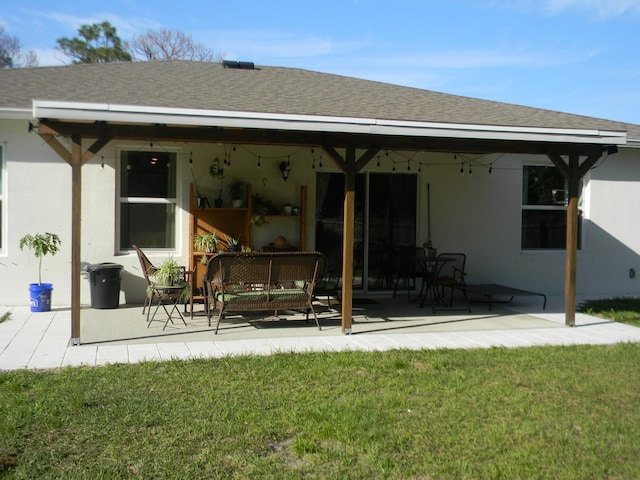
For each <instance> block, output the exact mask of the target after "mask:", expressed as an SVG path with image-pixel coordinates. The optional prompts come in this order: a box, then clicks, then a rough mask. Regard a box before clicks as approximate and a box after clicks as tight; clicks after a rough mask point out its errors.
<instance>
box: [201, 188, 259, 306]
mask: <svg viewBox="0 0 640 480" xmlns="http://www.w3.org/2000/svg"><path fill="white" fill-rule="evenodd" d="M189 211H190V215H189V268H190V269H191V271H193V272H194V279H193V280H194V284H195V285H194V291H195V292H201V290H202V277H203V276H204V274H205V273H206V268H207V267H206V265H204V264H203V263H202V262H201V260H202V257H203V256H211V255H213V254H212V253H209V254H207V253H204V252H196V251H194V249H193V237H194V235H198V234H201V233H215V234H216V235H217V236H218V242H220V243H221V244H225V242H226V239H227V235H230V236H232V237H235V238H239V242H238V245H239V246H240V245H245V246H250V245H251V228H250V227H251V224H250V223H249V218H250V217H251V184H249V183H247V184H246V199H245V207H242V208H198V207H197V205H196V198H195V197H194V186H193V184H191V187H190V189H189ZM199 297H201V296H199V295H196V296H194V299H201V298H199Z"/></svg>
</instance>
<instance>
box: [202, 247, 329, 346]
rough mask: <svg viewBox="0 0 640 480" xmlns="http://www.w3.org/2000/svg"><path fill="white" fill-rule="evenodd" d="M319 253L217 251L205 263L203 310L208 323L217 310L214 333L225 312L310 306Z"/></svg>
mask: <svg viewBox="0 0 640 480" xmlns="http://www.w3.org/2000/svg"><path fill="white" fill-rule="evenodd" d="M321 260H322V254H321V253H318V252H251V253H229V252H225V253H219V254H217V255H214V256H213V257H212V258H211V259H210V260H209V263H208V264H207V272H206V274H205V277H204V287H205V290H206V300H205V309H206V312H207V319H208V321H209V325H211V316H212V311H213V310H217V311H218V320H217V322H216V327H215V333H216V334H217V333H218V327H219V326H220V321H221V320H222V318H223V317H224V315H225V314H226V313H227V312H249V311H272V312H277V311H278V310H304V311H306V312H311V313H312V314H313V317H314V319H315V321H316V326H317V327H318V329H320V323H319V322H318V316H317V315H316V312H315V310H314V309H313V304H312V299H313V289H314V287H315V284H316V279H317V278H319V275H321V272H320V271H319V269H320V268H321V266H322V263H321Z"/></svg>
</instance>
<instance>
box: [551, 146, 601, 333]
mask: <svg viewBox="0 0 640 480" xmlns="http://www.w3.org/2000/svg"><path fill="white" fill-rule="evenodd" d="M599 158H600V155H591V156H589V157H588V158H587V159H586V160H585V161H584V162H582V164H580V157H579V156H578V155H575V154H574V155H569V161H568V162H565V160H564V159H563V158H562V157H561V156H560V155H549V159H550V160H551V161H552V162H553V164H554V165H555V166H556V167H557V168H558V170H560V172H562V175H563V176H564V177H565V178H566V180H567V183H568V186H569V192H568V202H567V237H566V262H565V281H564V314H565V325H567V326H568V327H574V326H575V324H576V291H577V288H576V278H577V275H576V272H577V264H578V230H579V229H578V200H579V198H578V197H579V195H580V181H581V180H582V178H583V177H584V176H585V175H586V173H587V172H588V171H589V169H590V168H591V167H593V165H594V164H595V163H596V162H597V161H598V159H599Z"/></svg>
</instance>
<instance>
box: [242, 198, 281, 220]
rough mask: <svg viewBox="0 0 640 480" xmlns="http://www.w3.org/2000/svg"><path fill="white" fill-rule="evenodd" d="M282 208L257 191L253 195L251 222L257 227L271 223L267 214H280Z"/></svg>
mask: <svg viewBox="0 0 640 480" xmlns="http://www.w3.org/2000/svg"><path fill="white" fill-rule="evenodd" d="M279 213H280V209H279V208H278V206H277V205H276V204H275V203H273V202H272V201H271V200H269V199H267V198H264V197H262V196H261V195H260V194H258V193H255V194H253V196H252V197H251V218H250V219H249V222H251V223H252V224H253V225H255V226H256V227H261V226H263V225H266V224H267V223H269V221H268V220H267V218H266V217H267V215H278V214H279Z"/></svg>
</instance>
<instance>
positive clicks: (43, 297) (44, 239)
mask: <svg viewBox="0 0 640 480" xmlns="http://www.w3.org/2000/svg"><path fill="white" fill-rule="evenodd" d="M25 247H27V248H28V249H30V250H33V252H34V254H35V256H36V258H37V259H38V283H32V284H30V285H29V292H30V295H31V311H32V312H48V311H49V310H51V290H53V285H52V284H50V283H42V257H44V256H45V255H51V256H53V255H55V254H56V253H58V250H59V249H60V237H58V235H56V234H55V233H49V232H46V233H36V234H35V235H30V234H29V235H25V236H24V237H22V238H21V239H20V250H23V249H24V248H25Z"/></svg>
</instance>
